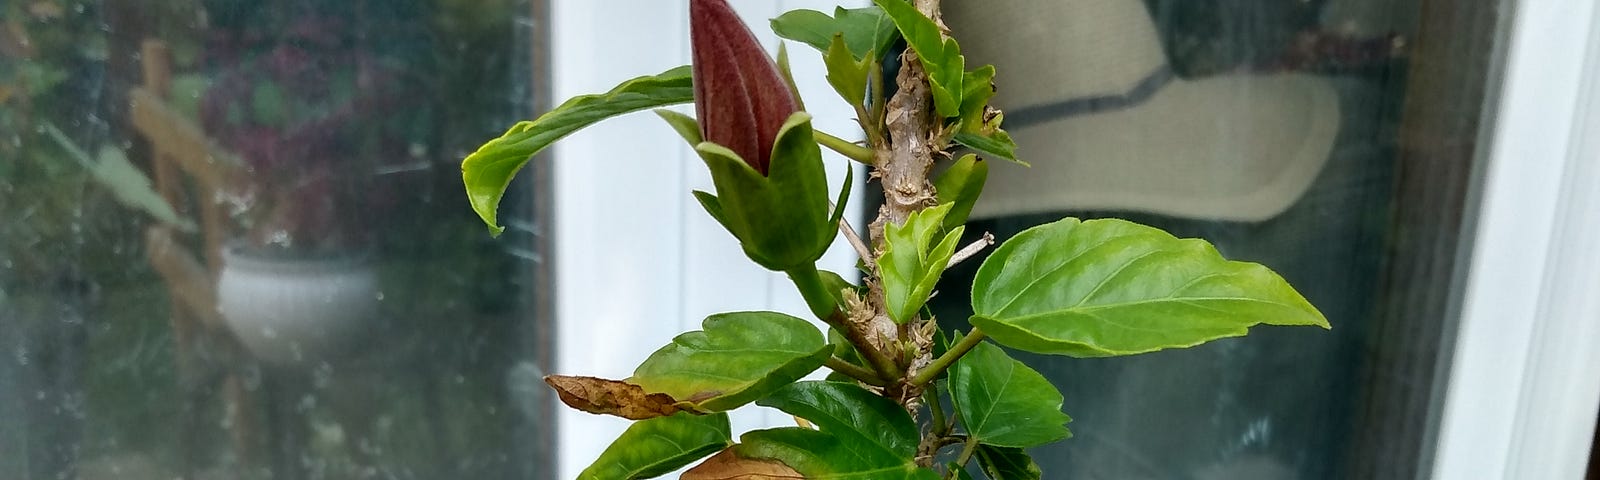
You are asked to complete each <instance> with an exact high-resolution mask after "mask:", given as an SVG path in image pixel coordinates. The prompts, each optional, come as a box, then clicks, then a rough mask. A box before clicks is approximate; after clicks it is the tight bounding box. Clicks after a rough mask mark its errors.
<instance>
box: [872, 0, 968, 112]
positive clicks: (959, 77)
mask: <svg viewBox="0 0 1600 480" xmlns="http://www.w3.org/2000/svg"><path fill="white" fill-rule="evenodd" d="M873 3H876V4H877V5H878V7H879V8H882V9H883V12H884V13H885V14H887V15H888V16H889V18H890V19H891V20H893V21H894V24H895V27H897V28H899V29H900V34H901V35H902V36H904V37H905V39H906V44H907V45H909V46H910V47H911V49H912V50H915V51H916V52H917V57H918V58H921V59H922V68H923V69H924V70H927V72H928V84H929V85H931V86H932V87H933V104H934V110H937V111H938V112H939V116H941V117H946V118H948V117H954V116H958V115H961V95H962V81H963V79H964V78H965V76H966V57H963V56H961V46H960V45H958V44H956V41H955V39H953V38H945V36H944V32H943V30H942V29H940V28H939V25H938V24H936V23H934V22H933V19H930V18H928V17H927V16H926V15H923V14H922V12H920V11H917V7H914V6H912V5H911V4H910V3H906V2H905V0H873Z"/></svg>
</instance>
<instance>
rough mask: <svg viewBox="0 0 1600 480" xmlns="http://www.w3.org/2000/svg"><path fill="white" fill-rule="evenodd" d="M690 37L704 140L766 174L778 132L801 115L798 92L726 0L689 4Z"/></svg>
mask: <svg viewBox="0 0 1600 480" xmlns="http://www.w3.org/2000/svg"><path fill="white" fill-rule="evenodd" d="M689 34H690V35H689V36H690V42H691V43H692V45H693V50H694V109H695V113H697V114H698V115H699V117H700V135H701V137H702V138H703V139H704V140H705V141H707V142H711V143H715V144H718V145H722V146H723V147H727V148H728V149H729V150H733V151H734V153H738V154H739V157H740V158H742V159H744V161H745V163H747V164H750V166H751V167H752V168H755V170H756V171H758V172H761V174H762V175H766V174H767V169H768V168H769V166H770V165H771V163H772V144H773V142H775V141H776V140H777V137H778V130H779V129H780V128H782V127H783V123H784V121H785V120H788V118H789V116H790V115H793V114H794V112H797V111H799V110H800V107H799V105H798V104H797V103H795V99H794V92H792V91H790V90H789V85H788V83H785V82H784V80H783V77H782V76H781V75H780V74H779V73H778V66H777V65H776V64H774V63H773V62H772V58H771V57H768V56H767V53H766V51H764V50H762V49H761V43H760V42H758V41H756V36H755V34H754V33H751V32H750V27H749V26H746V25H745V24H744V22H743V21H741V20H739V15H738V14H737V13H735V12H734V11H733V7H731V6H729V5H728V2H727V0H689Z"/></svg>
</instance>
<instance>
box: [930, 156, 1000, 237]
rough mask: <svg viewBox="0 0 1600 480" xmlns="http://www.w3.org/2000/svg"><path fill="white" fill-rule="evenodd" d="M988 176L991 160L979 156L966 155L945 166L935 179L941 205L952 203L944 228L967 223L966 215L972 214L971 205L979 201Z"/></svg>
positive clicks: (947, 229) (935, 187) (934, 185)
mask: <svg viewBox="0 0 1600 480" xmlns="http://www.w3.org/2000/svg"><path fill="white" fill-rule="evenodd" d="M988 179H989V164H988V162H984V161H983V159H981V158H978V156H977V155H972V154H967V155H966V156H963V157H961V159H960V160H956V163H954V164H951V165H950V168H946V169H945V170H944V173H943V174H940V175H939V179H938V180H934V182H933V188H934V190H936V191H937V192H938V195H939V204H940V205H950V206H951V207H950V213H948V214H946V215H945V216H944V227H943V230H944V231H947V232H948V231H950V230H954V229H955V228H956V227H959V226H961V225H964V224H966V223H967V216H968V215H971V214H972V206H973V205H975V204H977V203H978V196H979V195H982V194H983V184H984V182H986V181H988Z"/></svg>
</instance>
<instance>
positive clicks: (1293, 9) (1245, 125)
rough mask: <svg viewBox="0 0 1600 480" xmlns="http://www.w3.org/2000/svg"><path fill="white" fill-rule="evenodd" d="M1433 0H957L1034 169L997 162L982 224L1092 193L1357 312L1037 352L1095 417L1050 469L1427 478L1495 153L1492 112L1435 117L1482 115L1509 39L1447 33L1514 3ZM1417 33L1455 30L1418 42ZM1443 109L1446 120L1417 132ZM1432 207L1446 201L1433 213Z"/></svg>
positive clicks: (1102, 211) (956, 312) (1047, 450)
mask: <svg viewBox="0 0 1600 480" xmlns="http://www.w3.org/2000/svg"><path fill="white" fill-rule="evenodd" d="M1423 3H1427V2H1371V1H1365V0H1316V1H1307V2H1267V1H1254V0H1208V1H1178V0H1146V1H1140V0H1038V1H1020V2H1012V3H1011V4H1009V5H1010V7H1009V8H993V7H991V6H989V5H987V4H984V3H981V2H945V13H946V18H945V20H946V22H947V23H948V24H949V25H950V27H951V28H952V30H954V31H955V32H958V34H959V35H960V36H961V37H962V38H964V39H967V40H965V41H964V42H963V44H962V47H963V52H965V53H966V54H967V60H968V63H969V64H972V65H982V64H988V63H992V64H995V66H996V67H997V69H998V71H999V75H998V76H997V78H996V83H997V86H998V91H999V94H998V96H997V97H996V100H995V101H996V103H997V106H998V107H999V108H1001V109H1002V110H1004V112H1005V114H1006V116H1005V127H1006V129H1007V130H1008V131H1009V132H1011V134H1012V136H1013V137H1014V138H1015V139H1016V141H1017V144H1018V145H1019V149H1018V153H1019V156H1021V157H1022V158H1023V159H1025V160H1027V161H1029V162H1031V163H1032V165H1033V167H1032V168H1016V167H1009V166H1005V165H997V166H996V168H994V169H992V170H991V173H990V177H989V183H988V186H987V188H986V189H985V196H984V198H983V200H981V201H980V202H979V204H978V205H977V206H976V208H975V210H974V218H975V221H974V222H973V223H972V224H971V225H969V228H968V232H971V234H972V235H978V234H981V233H982V232H984V231H990V232H993V233H995V234H996V236H998V237H1000V238H1001V239H1004V238H1006V237H1009V236H1011V235H1015V234H1016V233H1018V232H1020V231H1022V230H1023V229H1026V228H1028V227H1031V226H1033V225H1038V224H1041V223H1045V222H1049V221H1053V220H1056V219H1058V218H1060V217H1062V216H1067V215H1071V216H1078V217H1099V216H1115V217H1120V218H1128V219H1131V220H1135V221H1139V222H1142V223H1148V224H1152V225H1155V226H1159V227H1161V228H1163V229H1166V230H1168V231H1171V232H1173V233H1174V234H1176V235H1178V236H1180V237H1200V238H1204V239H1206V240H1209V241H1211V242H1212V243H1214V244H1215V245H1216V246H1217V247H1218V249H1219V250H1221V251H1222V253H1223V254H1224V255H1225V256H1228V257H1229V258H1233V259H1239V260H1247V261H1255V262H1259V263H1263V264H1266V265H1267V266H1270V267H1271V268H1273V269H1274V270H1276V271H1278V272H1280V273H1281V274H1283V275H1284V277H1285V278H1287V279H1288V280H1289V281H1290V283H1292V284H1294V285H1295V286H1296V288H1297V289H1299V290H1300V291H1301V292H1303V293H1304V294H1305V295H1306V296H1307V297H1308V298H1309V299H1310V300H1311V301H1312V302H1313V303H1314V304H1316V305H1317V306H1318V307H1319V308H1320V309H1321V310H1322V311H1323V312H1324V313H1325V314H1326V315H1327V316H1328V318H1329V320H1330V321H1331V322H1332V323H1333V327H1334V328H1333V330H1332V331H1329V332H1322V331H1315V330H1303V329H1300V330H1297V329H1258V330H1254V331H1252V333H1251V334H1250V336H1248V337H1245V338H1242V339H1228V340H1222V341H1217V342H1214V343H1211V344H1207V345H1204V346H1201V347H1197V348H1192V349H1186V350H1174V351H1165V352H1158V353H1153V354H1146V355H1139V356H1134V357H1126V358H1111V359H1070V358H1061V357H1042V356H1032V357H1033V358H1028V359H1024V361H1028V362H1030V365H1037V366H1038V369H1039V370H1040V372H1041V373H1043V374H1045V375H1046V376H1047V377H1048V378H1050V379H1051V380H1052V382H1054V383H1055V384H1056V385H1058V386H1059V387H1060V388H1061V389H1062V392H1063V394H1064V396H1065V398H1066V404H1065V405H1064V409H1065V411H1066V412H1067V413H1068V414H1070V415H1072V416H1073V418H1074V419H1075V420H1074V422H1073V423H1072V424H1071V425H1070V427H1071V428H1072V430H1073V432H1074V434H1075V437H1074V438H1072V439H1070V440H1068V441H1066V442H1062V443H1060V444H1056V445H1050V446H1045V447H1040V448H1038V449H1036V450H1035V451H1034V452H1033V453H1034V455H1035V458H1036V459H1038V461H1039V462H1040V464H1041V466H1042V467H1043V469H1044V471H1045V472H1046V476H1047V477H1051V478H1077V479H1119V480H1121V479H1174V478H1182V479H1275V480H1277V479H1339V478H1418V477H1419V476H1425V473H1419V472H1426V469H1427V458H1428V456H1429V453H1428V450H1427V448H1428V447H1427V446H1426V445H1425V444H1426V442H1427V438H1428V435H1429V434H1428V433H1427V431H1428V429H1429V427H1427V425H1428V420H1427V419H1428V418H1429V416H1430V415H1436V414H1437V410H1438V408H1437V407H1438V406H1437V405H1436V404H1434V402H1433V401H1432V398H1433V396H1432V395H1433V392H1434V391H1433V388H1435V384H1434V383H1433V380H1432V379H1433V377H1432V375H1433V372H1434V371H1435V369H1436V368H1437V367H1438V363H1437V362H1438V361H1439V359H1441V358H1447V355H1446V356H1441V355H1440V353H1439V352H1440V349H1447V346H1441V345H1440V341H1441V339H1443V338H1448V336H1447V334H1446V330H1445V328H1446V327H1445V325H1447V323H1446V316H1445V315H1444V314H1443V313H1442V312H1443V311H1444V310H1445V309H1446V308H1447V307H1446V305H1447V302H1448V301H1449V298H1450V297H1449V295H1450V280H1451V279H1452V275H1453V273H1452V272H1458V271H1459V269H1458V267H1457V266H1456V265H1455V263H1454V260H1453V257H1452V256H1451V254H1450V252H1452V251H1453V250H1452V249H1453V248H1454V245H1455V244H1456V243H1457V242H1458V239H1457V235H1458V234H1459V232H1460V231H1461V230H1460V229H1459V228H1460V225H1461V224H1460V221H1461V219H1462V218H1463V217H1462V216H1461V215H1462V214H1461V213H1460V212H1462V211H1464V210H1465V208H1464V205H1465V202H1464V200H1463V197H1462V196H1461V195H1460V194H1459V192H1461V191H1463V190H1464V189H1463V188H1461V186H1462V185H1464V184H1465V183H1466V179H1467V178H1468V177H1469V173H1470V171H1471V169H1472V167H1473V164H1472V160H1473V156H1472V154H1471V153H1472V151H1471V148H1470V146H1469V147H1468V148H1464V149H1460V150H1450V151H1448V152H1446V151H1444V150H1441V149H1440V147H1441V146H1446V145H1449V146H1459V145H1461V144H1462V143H1468V142H1465V141H1464V140H1463V139H1471V138H1474V137H1475V135H1476V133H1477V130H1476V128H1475V124H1474V123H1473V122H1475V120H1474V121H1473V122H1461V123H1455V124H1448V126H1444V125H1446V124H1440V123H1435V122H1434V121H1433V119H1435V118H1437V117H1438V116H1440V115H1441V114H1440V113H1437V112H1441V111H1454V112H1456V113H1457V114H1458V116H1459V117H1460V118H1471V119H1476V118H1477V117H1478V115H1479V114H1480V113H1479V110H1480V109H1481V106H1482V100H1483V98H1482V90H1481V85H1482V84H1484V83H1486V82H1487V81H1488V77H1487V75H1486V74H1484V69H1483V68H1482V67H1481V65H1486V64H1487V63H1488V58H1489V55H1488V53H1487V52H1488V51H1490V50H1492V49H1487V48H1485V49H1475V50H1466V49H1461V48H1459V47H1458V48H1447V47H1444V46H1442V45H1447V44H1448V42H1449V41H1455V40H1457V39H1473V40H1472V41H1485V40H1486V39H1492V38H1493V33H1494V31H1493V30H1492V29H1491V28H1489V27H1488V26H1486V25H1481V24H1474V23H1471V22H1469V21H1464V20H1465V19H1469V18H1483V17H1485V16H1487V17H1492V15H1493V13H1492V11H1488V10H1485V11H1484V12H1479V13H1472V12H1478V10H1476V9H1473V8H1460V9H1457V10H1458V12H1457V13H1462V15H1458V16H1443V15H1437V14H1439V13H1442V11H1441V9H1435V10H1434V11H1432V12H1424V10H1423V9H1424V5H1422V4H1423ZM1485 12H1486V13H1485ZM1423 13H1430V14H1428V15H1424V14H1423ZM1469 14H1470V15H1469ZM1475 15H1476V16H1475ZM1418 18H1420V19H1421V21H1418V20H1417V19H1418ZM1424 26H1427V27H1428V28H1423V27H1424ZM1419 30H1420V31H1427V32H1434V33H1433V34H1432V35H1434V36H1430V37H1427V38H1420V35H1421V34H1419V33H1418V32H1419ZM1446 32H1448V33H1446ZM1446 34H1447V35H1449V37H1442V36H1439V35H1446ZM1416 40H1431V41H1432V43H1431V45H1434V47H1433V48H1431V49H1428V50H1417V51H1412V49H1410V48H1409V46H1410V45H1411V43H1412V42H1413V41H1416ZM1463 41H1465V40H1463ZM1413 65H1433V66H1435V67H1434V68H1436V69H1437V70H1435V71H1422V72H1417V71H1413V70H1412V68H1411V67H1412V66H1413ZM1444 72H1449V73H1447V74H1446V73H1444ZM1446 75H1447V76H1448V77H1449V78H1454V79H1457V80H1453V83H1450V82H1439V83H1432V84H1430V85H1431V86H1432V89H1433V90H1434V91H1442V92H1450V93H1449V94H1448V95H1437V96H1433V97H1429V98H1420V97H1418V96H1417V95H1416V94H1415V91H1416V90H1417V87H1416V86H1415V85H1416V84H1419V83H1420V82H1437V81H1438V80H1439V79H1441V78H1444V76H1446ZM1407 102H1409V103H1410V106H1411V107H1412V108H1411V111H1407V112H1403V111H1402V109H1401V108H1400V107H1401V106H1402V105H1403V104H1406V103H1407ZM1403 113H1404V115H1403ZM1430 124H1432V125H1440V126H1439V127H1436V128H1434V129H1433V133H1434V134H1435V136H1431V137H1422V136H1417V135H1411V136H1401V135H1399V134H1397V132H1399V131H1401V130H1402V129H1405V130H1409V131H1412V132H1417V131H1420V130H1419V128H1418V126H1420V125H1430ZM1419 152H1423V153H1429V154H1427V155H1425V154H1423V153H1419ZM1419 166H1426V168H1425V170H1427V171H1430V172H1433V173H1434V177H1433V178H1431V179H1430V180H1424V179H1423V178H1422V177H1419V176H1418V175H1417V173H1416V172H1418V171H1421V170H1424V169H1419ZM1397 186H1398V188H1397ZM1424 210H1431V211H1433V212H1435V214H1434V218H1433V219H1426V220H1420V221H1419V218H1417V217H1413V216H1410V215H1408V212H1421V211H1424ZM1419 238H1425V239H1428V240H1427V241H1426V242H1424V243H1425V245H1424V244H1419V243H1415V242H1416V240H1415V239H1419ZM977 265H978V262H966V263H964V264H962V265H959V266H957V267H956V268H954V269H953V271H952V272H950V273H948V274H947V275H946V276H945V277H944V278H945V279H946V284H945V285H941V286H940V289H939V290H940V291H943V292H966V291H969V290H970V288H971V287H970V284H966V283H963V281H962V280H960V279H967V278H971V275H972V274H973V272H974V271H975V270H976V268H977ZM962 297H963V295H942V296H939V297H936V298H935V302H934V303H935V307H934V309H935V313H936V314H937V315H938V316H939V318H941V319H943V320H944V321H945V322H946V323H947V324H949V325H950V326H955V324H956V323H960V319H963V318H966V317H967V315H969V314H970V309H968V308H967V307H966V306H965V305H964V304H962V302H961V301H962V300H963V298H962ZM1397 305H1400V306H1402V307H1401V308H1396V306H1397ZM1446 351H1447V350H1446ZM1025 356H1026V355H1025ZM1395 452H1408V453H1406V454H1398V453H1395Z"/></svg>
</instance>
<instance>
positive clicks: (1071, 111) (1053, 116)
mask: <svg viewBox="0 0 1600 480" xmlns="http://www.w3.org/2000/svg"><path fill="white" fill-rule="evenodd" d="M1173 78H1174V75H1173V74H1172V68H1171V67H1168V66H1167V65H1162V66H1160V67H1157V68H1156V70H1155V71H1153V72H1150V74H1149V75H1146V76H1145V77H1144V79H1143V80H1139V83H1136V84H1134V86H1133V88H1132V89H1129V90H1128V91H1127V92H1126V93H1122V94H1119V95H1096V96H1090V97H1078V98H1069V99H1066V100H1060V101H1055V102H1050V103H1045V104H1040V105H1030V106H1026V107H1021V108H1016V109H1012V110H1011V111H1009V112H1006V120H1005V126H1006V128H1010V129H1019V128H1027V127H1031V126H1034V125H1038V124H1041V123H1047V122H1052V121H1056V120H1060V119H1063V118H1067V117H1074V116H1078V115H1088V114H1093V113H1099V112H1104V111H1108V110H1122V109H1125V108H1133V107H1136V106H1138V105H1139V104H1142V103H1144V102H1147V101H1149V100H1150V98H1151V97H1154V96H1155V95H1156V92H1159V91H1161V88H1162V87H1165V86H1167V84H1168V83H1172V79H1173Z"/></svg>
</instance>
